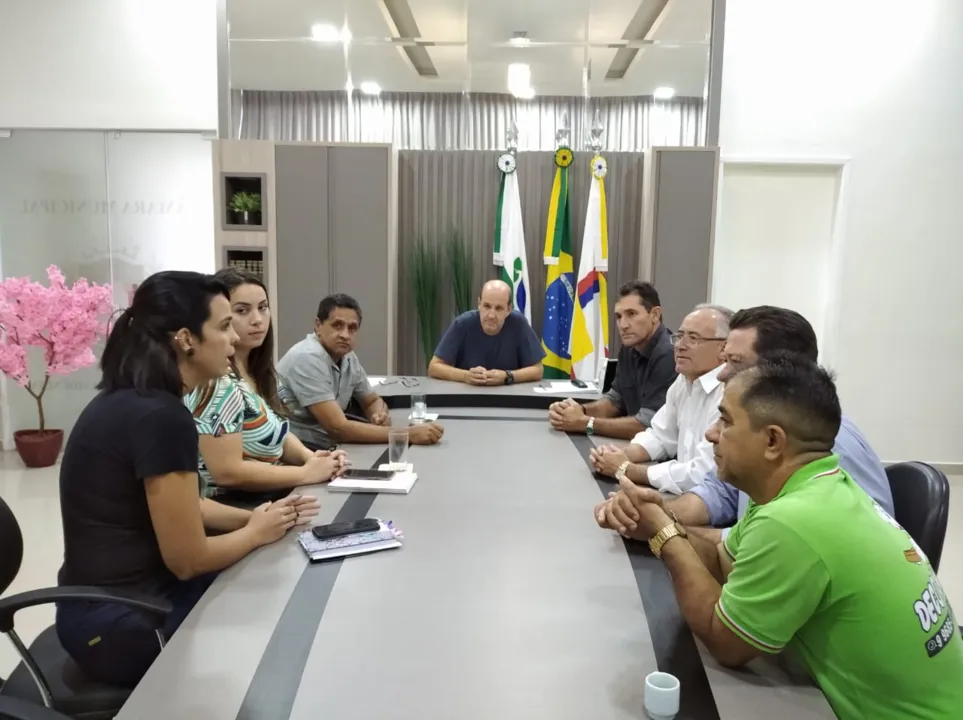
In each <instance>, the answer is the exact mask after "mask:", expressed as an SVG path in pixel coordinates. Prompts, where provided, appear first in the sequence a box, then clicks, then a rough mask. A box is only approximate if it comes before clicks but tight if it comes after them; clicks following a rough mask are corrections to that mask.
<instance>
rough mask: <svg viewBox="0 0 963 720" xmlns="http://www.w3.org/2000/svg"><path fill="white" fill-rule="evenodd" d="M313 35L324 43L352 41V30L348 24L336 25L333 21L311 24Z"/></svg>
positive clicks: (347, 42)
mask: <svg viewBox="0 0 963 720" xmlns="http://www.w3.org/2000/svg"><path fill="white" fill-rule="evenodd" d="M311 37H312V38H313V39H314V40H317V41H318V42H322V43H344V44H345V45H347V44H349V43H350V42H351V31H350V30H349V29H348V26H347V25H345V26H344V27H340V28H339V27H335V26H334V25H332V24H331V23H317V24H315V25H312V26H311Z"/></svg>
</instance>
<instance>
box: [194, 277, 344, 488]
mask: <svg viewBox="0 0 963 720" xmlns="http://www.w3.org/2000/svg"><path fill="white" fill-rule="evenodd" d="M215 277H217V279H218V280H220V281H221V282H222V283H224V284H225V285H226V286H227V287H228V289H229V291H230V294H231V298H230V299H231V310H232V312H233V315H234V330H235V331H236V332H237V335H238V338H239V339H238V342H237V344H236V345H235V352H234V358H233V362H232V364H231V367H230V368H229V370H228V373H227V374H226V375H224V376H222V377H221V378H219V379H218V380H217V381H216V382H212V383H210V384H208V385H205V386H202V387H199V388H197V389H196V390H194V391H193V392H192V393H191V394H190V395H188V396H187V397H186V398H185V403H186V404H187V407H188V408H189V409H190V410H191V412H192V413H193V415H194V423H195V425H196V426H197V432H198V435H199V436H200V459H199V471H200V477H201V483H202V487H201V491H202V493H203V494H204V496H205V497H211V498H215V499H217V500H218V502H222V503H227V504H230V505H238V506H253V505H259V504H261V503H263V502H268V501H272V500H276V499H278V498H280V497H284V496H286V495H288V494H289V493H290V492H291V490H292V488H295V487H298V486H301V485H316V484H318V483H322V482H326V481H328V480H330V479H331V478H333V477H335V476H337V475H338V474H339V473H340V472H341V471H342V470H343V469H344V468H345V467H346V463H347V459H346V457H345V454H344V452H343V451H340V450H335V451H333V452H327V451H317V452H312V451H310V450H308V449H307V448H306V447H304V445H303V444H302V443H301V441H300V440H298V438H297V437H295V435H294V433H291V432H289V431H288V421H287V419H286V418H285V416H284V410H283V408H282V405H281V403H280V401H279V400H278V391H277V376H276V375H275V372H274V329H273V327H272V325H271V309H270V305H269V304H268V299H267V291H266V289H265V287H264V283H263V282H262V281H261V279H260V278H259V277H258V276H257V275H254V274H253V273H249V272H247V271H244V270H239V269H237V268H227V269H224V270H220V271H218V273H217V274H216V276H215Z"/></svg>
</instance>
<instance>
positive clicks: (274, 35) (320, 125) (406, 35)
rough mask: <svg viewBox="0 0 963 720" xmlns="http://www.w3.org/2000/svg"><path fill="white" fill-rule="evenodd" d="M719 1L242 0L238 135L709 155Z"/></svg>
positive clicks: (234, 58)
mask: <svg viewBox="0 0 963 720" xmlns="http://www.w3.org/2000/svg"><path fill="white" fill-rule="evenodd" d="M711 14H712V0H529V1H527V2H521V1H520V0H330V1H329V2H325V3H322V4H317V3H301V2H285V3H281V4H280V5H278V4H276V3H275V4H270V5H268V4H265V3H263V2H261V1H260V0H228V18H229V22H230V59H231V60H230V62H231V68H230V80H231V87H232V90H233V102H232V126H233V134H234V136H235V137H241V138H249V139H273V140H314V141H335V142H394V143H395V145H396V146H397V147H399V148H400V149H418V150H421V149H426V150H434V149H473V150H489V149H500V148H504V147H505V142H506V135H507V133H508V131H509V130H510V128H511V126H512V124H513V123H514V124H515V127H516V128H517V130H518V138H517V142H518V148H519V149H521V150H553V149H555V147H556V134H557V133H562V134H565V131H567V135H568V139H569V144H570V145H571V146H572V147H573V148H574V149H587V146H588V145H589V144H590V142H591V139H592V134H593V129H594V130H595V135H596V136H597V137H598V139H599V140H600V142H601V145H602V148H603V149H605V150H608V151H640V150H642V149H644V148H645V147H647V146H650V145H701V144H703V143H704V137H705V131H704V111H703V108H704V106H705V97H706V87H707V76H708V66H709V31H710V25H711Z"/></svg>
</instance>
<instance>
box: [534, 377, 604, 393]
mask: <svg viewBox="0 0 963 720" xmlns="http://www.w3.org/2000/svg"><path fill="white" fill-rule="evenodd" d="M586 385H587V387H584V388H578V387H575V386H574V385H573V384H572V381H571V380H550V381H548V382H545V383H542V384H541V385H536V386H535V392H537V393H539V394H540V395H556V394H557V395H576V394H578V393H596V392H598V386H597V385H596V384H595V383H593V382H590V383H586ZM546 386H547V387H546Z"/></svg>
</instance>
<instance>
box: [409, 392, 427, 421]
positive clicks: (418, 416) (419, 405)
mask: <svg viewBox="0 0 963 720" xmlns="http://www.w3.org/2000/svg"><path fill="white" fill-rule="evenodd" d="M427 414H428V403H427V402H426V401H425V396H424V395H422V394H420V393H419V394H415V395H412V396H411V416H410V417H409V420H410V421H411V424H412V425H421V424H422V423H423V422H424V421H425V415H427Z"/></svg>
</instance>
